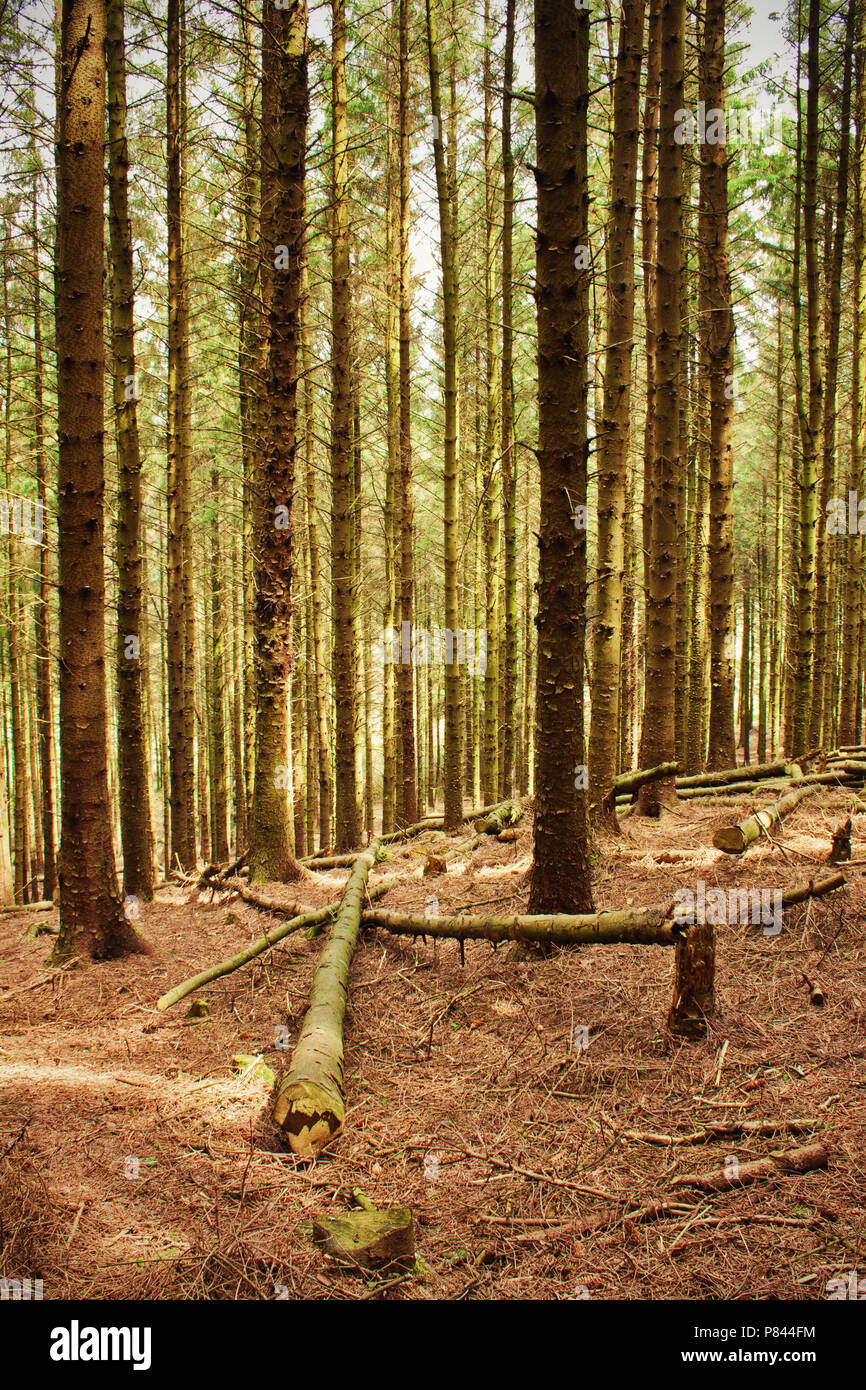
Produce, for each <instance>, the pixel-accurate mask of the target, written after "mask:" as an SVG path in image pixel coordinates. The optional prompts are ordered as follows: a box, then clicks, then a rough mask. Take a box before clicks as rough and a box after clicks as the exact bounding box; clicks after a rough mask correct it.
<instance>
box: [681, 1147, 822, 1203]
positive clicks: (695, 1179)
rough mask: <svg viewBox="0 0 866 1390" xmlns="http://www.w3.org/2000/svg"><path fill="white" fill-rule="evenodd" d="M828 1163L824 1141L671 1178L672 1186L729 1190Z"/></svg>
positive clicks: (705, 1190)
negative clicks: (749, 1160) (765, 1156)
mask: <svg viewBox="0 0 866 1390" xmlns="http://www.w3.org/2000/svg"><path fill="white" fill-rule="evenodd" d="M826 1167H827V1150H826V1149H825V1147H824V1145H823V1144H805V1145H804V1146H803V1147H802V1148H800V1149H787V1150H781V1149H780V1150H778V1151H777V1152H775V1153H771V1154H769V1155H768V1157H767V1158H757V1159H754V1160H752V1161H751V1162H748V1163H739V1162H738V1163H735V1164H730V1163H726V1164H725V1167H724V1168H719V1169H710V1171H709V1172H706V1173H684V1174H683V1175H682V1176H681V1177H678V1178H674V1179H673V1181H672V1183H671V1187H694V1188H697V1189H698V1191H700V1192H730V1191H731V1190H732V1189H733V1188H736V1187H745V1186H747V1184H749V1183H753V1182H761V1181H762V1180H763V1179H765V1178H774V1177H776V1176H777V1175H778V1174H780V1173H782V1174H784V1173H810V1172H812V1171H813V1170H814V1169H816V1168H826Z"/></svg>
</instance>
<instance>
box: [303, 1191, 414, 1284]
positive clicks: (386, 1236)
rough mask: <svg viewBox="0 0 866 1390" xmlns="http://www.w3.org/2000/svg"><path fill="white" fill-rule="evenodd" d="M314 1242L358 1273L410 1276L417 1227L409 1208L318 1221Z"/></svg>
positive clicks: (314, 1229)
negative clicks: (368, 1271) (374, 1271)
mask: <svg viewBox="0 0 866 1390" xmlns="http://www.w3.org/2000/svg"><path fill="white" fill-rule="evenodd" d="M313 1240H314V1241H315V1242H316V1244H317V1245H321V1246H322V1247H323V1249H324V1250H326V1251H327V1253H328V1254H329V1255H333V1256H334V1257H335V1258H336V1259H338V1260H342V1261H343V1262H344V1263H346V1264H350V1265H354V1266H355V1267H356V1268H358V1269H372V1270H377V1271H381V1272H387V1273H392V1274H394V1273H407V1272H409V1271H410V1270H411V1269H412V1268H413V1267H414V1264H415V1223H414V1221H413V1219H412V1212H411V1209H410V1208H409V1207H389V1208H388V1209H387V1210H385V1211H376V1210H373V1211H352V1212H347V1213H346V1215H344V1216H328V1217H325V1216H322V1217H318V1218H317V1219H316V1220H315V1221H314V1222H313Z"/></svg>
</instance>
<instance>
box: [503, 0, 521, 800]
mask: <svg viewBox="0 0 866 1390" xmlns="http://www.w3.org/2000/svg"><path fill="white" fill-rule="evenodd" d="M514 6H515V0H505V57H504V70H503V84H502V390H501V394H500V447H501V460H500V469H501V472H502V501H503V507H502V522H503V543H504V548H505V592H504V596H503V618H504V632H503V649H502V650H503V664H504V670H503V710H502V720H501V723H502V730H501V733H502V785H501V787H500V789H499V790H500V794H501V796H502V797H503V798H508V797H510V796H513V794H514V784H515V748H516V746H517V621H518V612H517V450H516V448H515V446H514V379H513V376H514V308H513V297H514V296H513V286H512V279H513V273H514V272H513V263H514V252H513V245H514V153H513V150H512V146H511V101H512V98H511V89H512V87H513V85H514Z"/></svg>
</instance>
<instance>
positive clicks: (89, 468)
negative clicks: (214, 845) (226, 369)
mask: <svg viewBox="0 0 866 1390" xmlns="http://www.w3.org/2000/svg"><path fill="white" fill-rule="evenodd" d="M104 45H105V5H104V0H65V3H64V5H63V15H62V24H61V77H60V112H59V129H58V142H57V245H56V249H55V265H56V282H55V283H56V293H55V314H56V325H55V328H56V342H57V364H58V383H57V393H58V420H57V433H58V443H59V467H58V487H57V495H58V537H59V564H58V580H59V595H60V652H61V661H60V730H61V739H60V777H61V843H60V858H59V865H58V870H59V872H58V879H59V883H60V934H59V936H58V939H57V943H56V945H55V948H54V951H53V953H52V955H53V959H55V960H61V959H63V958H64V957H66V956H70V955H87V956H91V957H93V958H99V959H105V958H107V957H115V956H122V955H126V954H128V953H129V952H132V951H137V950H141V949H143V943H142V941H141V939H140V938H139V936H138V934H137V933H136V931H135V930H134V928H133V927H132V926H131V925H130V923H129V922H127V920H126V917H125V915H124V911H123V905H122V903H121V899H120V892H119V889H118V884H117V873H116V869H115V864H114V853H113V848H112V842H111V811H110V807H109V800H108V771H107V758H106V723H107V715H106V691H105V574H104V549H103V546H104V538H105V531H104V508H103V494H104V487H105V469H104V463H105V460H104V450H103V440H104V419H103V407H104V371H105V351H104V345H103V309H102V270H103V256H104V250H105V239H104V238H105V228H104V208H103V151H104V145H105V48H104Z"/></svg>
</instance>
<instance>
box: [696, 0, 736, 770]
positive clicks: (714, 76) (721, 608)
mask: <svg viewBox="0 0 866 1390" xmlns="http://www.w3.org/2000/svg"><path fill="white" fill-rule="evenodd" d="M725 23H726V15H725V0H707V5H706V10H705V14H704V24H703V39H702V44H701V95H702V98H703V100H704V101H705V102H706V109H707V110H708V111H710V110H722V109H724V99H725ZM700 188H701V206H700V216H699V223H700V237H701V256H702V263H703V265H704V266H705V271H704V273H703V274H702V276H701V283H702V286H703V291H704V293H703V296H702V301H703V302H702V313H701V320H702V321H701V341H702V347H703V350H704V353H705V355H706V361H707V372H708V376H709V390H710V419H709V435H710V450H709V452H710V457H709V466H710V523H709V564H710V595H709V597H710V604H709V607H710V726H709V746H708V750H707V767H708V768H710V769H720V768H725V767H731V766H732V765H733V764H734V763H735V762H736V740H735V737H734V650H733V647H734V619H733V592H734V462H733V423H734V407H733V395H734V389H733V386H734V379H733V366H734V315H733V310H732V307H731V277H730V268H729V261H728V152H727V145H726V144H724V143H720V142H717V143H715V144H710V143H709V142H708V141H704V142H703V144H702V146H701V174H700Z"/></svg>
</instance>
